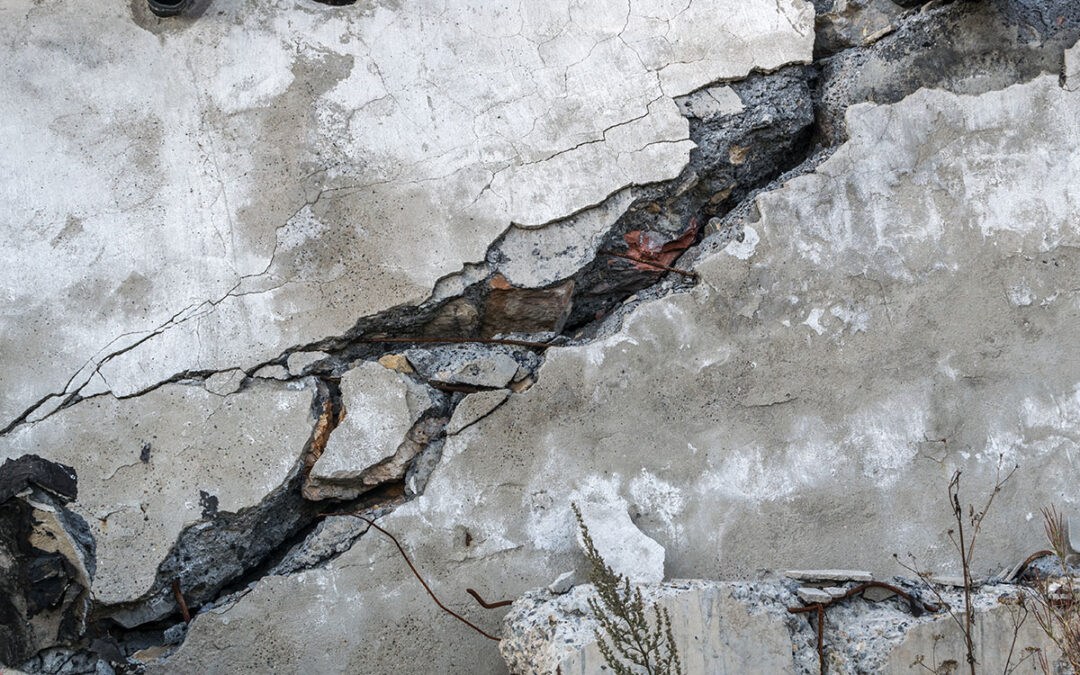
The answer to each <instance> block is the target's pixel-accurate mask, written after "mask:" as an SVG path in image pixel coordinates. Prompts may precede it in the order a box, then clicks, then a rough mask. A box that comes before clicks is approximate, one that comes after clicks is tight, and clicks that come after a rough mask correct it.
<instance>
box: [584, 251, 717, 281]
mask: <svg viewBox="0 0 1080 675" xmlns="http://www.w3.org/2000/svg"><path fill="white" fill-rule="evenodd" d="M598 253H600V254H601V255H610V256H614V257H616V258H622V259H623V260H630V261H632V262H636V263H640V264H642V265H648V266H649V267H655V268H656V269H658V270H664V271H665V272H674V273H675V274H681V275H683V276H684V277H687V278H689V279H697V272H692V271H690V270H681V269H679V268H678V267H669V266H668V265H662V264H660V263H657V262H652V261H649V260H643V259H641V258H635V257H634V256H632V255H628V254H626V253H619V252H618V251H609V250H607V249H602V250H600V251H598Z"/></svg>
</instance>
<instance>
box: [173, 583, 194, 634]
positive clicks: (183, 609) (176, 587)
mask: <svg viewBox="0 0 1080 675" xmlns="http://www.w3.org/2000/svg"><path fill="white" fill-rule="evenodd" d="M172 592H173V595H174V596H176V602H177V604H179V605H180V613H181V614H183V615H184V623H191V612H189V611H188V608H187V603H186V602H184V594H183V593H182V592H181V591H180V580H179V579H173V582H172Z"/></svg>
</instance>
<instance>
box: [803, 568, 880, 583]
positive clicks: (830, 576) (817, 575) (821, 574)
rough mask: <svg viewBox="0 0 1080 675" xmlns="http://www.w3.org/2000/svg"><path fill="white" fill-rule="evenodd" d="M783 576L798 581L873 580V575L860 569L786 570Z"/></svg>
mask: <svg viewBox="0 0 1080 675" xmlns="http://www.w3.org/2000/svg"><path fill="white" fill-rule="evenodd" d="M784 576H785V577H789V578H791V579H798V580H800V581H873V580H874V576H873V575H872V574H870V573H869V572H864V571H862V570H788V571H787V572H784Z"/></svg>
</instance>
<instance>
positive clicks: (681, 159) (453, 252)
mask: <svg viewBox="0 0 1080 675" xmlns="http://www.w3.org/2000/svg"><path fill="white" fill-rule="evenodd" d="M200 7H201V9H200V10H199V12H197V14H200V16H197V17H196V16H192V17H187V18H177V19H171V20H168V21H160V20H158V19H156V18H154V17H152V16H151V15H150V13H149V12H148V11H147V9H146V6H145V3H142V2H129V1H128V0H103V1H102V2H95V3H92V4H89V5H85V6H82V5H80V6H78V7H76V6H74V5H67V4H40V3H37V2H33V1H32V0H16V1H15V2H8V3H5V4H4V6H3V8H0V26H2V28H0V42H2V43H3V45H4V49H3V52H2V53H3V56H2V58H0V66H2V68H3V70H4V72H5V73H7V74H8V75H9V76H8V77H5V78H4V80H3V83H2V84H0V101H2V102H3V103H2V104H0V116H2V117H3V118H4V119H5V120H6V123H5V125H4V127H3V130H2V132H0V133H2V136H0V152H2V154H3V155H5V156H8V157H19V158H20V161H19V162H17V163H7V164H5V166H4V168H3V172H2V173H0V183H2V184H3V185H4V187H5V194H7V195H9V197H10V199H9V200H8V201H9V203H8V206H7V208H6V209H5V214H4V220H3V223H4V227H3V228H2V229H0V237H3V238H2V239H0V251H2V252H3V253H2V254H0V255H2V256H3V258H2V259H0V262H2V263H3V264H2V265H0V274H2V276H0V287H2V288H3V289H4V298H5V303H6V304H5V308H6V309H7V310H8V311H5V312H4V313H3V314H2V315H0V321H2V323H0V336H2V337H0V340H3V342H2V343H0V353H2V354H4V357H5V358H4V361H5V363H4V368H3V369H2V372H0V377H2V378H3V379H2V380H0V384H2V386H0V425H3V426H7V424H8V423H9V422H10V421H12V420H15V419H18V418H20V417H21V416H22V415H23V414H24V413H25V412H26V411H28V410H30V409H32V408H33V407H35V406H36V405H37V404H38V402H40V401H44V400H46V399H48V398H49V396H50V395H60V394H62V393H72V392H75V391H78V390H79V389H80V388H81V387H82V386H83V385H84V384H86V382H87V381H88V380H90V379H91V377H92V376H93V374H94V373H95V372H97V371H100V372H101V373H102V374H103V375H104V379H105V381H106V382H107V383H108V387H109V388H110V390H111V391H112V392H114V393H116V394H118V395H129V394H133V393H137V392H139V391H143V390H145V389H146V388H148V387H149V386H152V385H154V384H156V383H159V382H161V381H163V380H165V379H168V378H170V377H172V376H173V375H176V374H178V373H183V372H186V371H208V370H221V369H227V368H233V367H240V368H244V369H248V368H250V367H253V366H255V365H257V364H259V363H263V362H266V361H268V360H270V359H273V358H275V357H277V356H279V355H280V354H282V353H283V352H284V351H285V350H286V349H288V348H291V347H293V346H297V345H303V344H308V343H311V342H314V341H316V340H320V339H322V338H325V337H327V336H334V335H340V334H342V333H344V332H345V331H347V330H348V329H349V328H350V327H352V326H353V325H354V324H355V323H356V321H357V320H358V319H359V318H360V317H363V316H366V315H370V314H373V313H376V312H380V311H382V310H386V309H389V308H392V307H395V306H398V305H402V304H410V303H417V302H419V301H421V300H423V299H424V298H425V297H426V296H427V295H428V294H429V293H430V292H431V289H432V287H433V285H434V284H435V282H436V281H437V280H438V279H439V278H440V277H443V276H445V275H447V274H450V273H452V272H455V271H457V270H458V269H460V268H461V266H462V264H463V263H465V262H469V261H474V262H475V261H480V260H482V259H483V257H484V255H485V251H486V249H487V247H488V246H489V245H490V244H491V243H492V242H493V241H494V240H495V239H496V238H497V237H498V235H499V234H500V233H502V232H503V231H504V230H506V229H507V227H509V226H510V224H511V223H518V224H521V225H524V226H541V225H543V224H545V223H547V222H550V221H553V220H558V219H561V218H565V217H568V216H570V215H572V214H574V213H576V212H578V211H582V210H584V209H586V208H588V207H591V206H595V205H597V204H599V203H601V202H603V201H604V200H605V199H606V198H607V197H608V196H609V195H612V194H614V193H616V192H618V191H620V190H621V189H623V188H625V187H627V186H629V185H632V184H643V183H649V182H653V181H658V180H666V179H670V178H673V177H675V176H677V175H678V173H679V172H680V170H681V169H682V167H683V166H684V165H685V164H686V163H687V161H688V157H689V153H690V151H691V150H692V148H693V143H692V142H691V141H690V140H689V136H688V129H687V122H686V120H685V118H683V117H682V115H681V114H680V113H679V110H678V108H677V106H676V105H675V103H674V101H673V99H672V97H675V96H680V95H683V94H686V93H688V92H690V91H692V90H694V89H697V88H699V87H701V86H704V85H706V84H709V83H711V82H714V81H716V80H718V79H730V78H738V77H742V76H744V75H746V74H747V73H748V72H750V71H751V70H753V69H765V70H770V69H774V68H777V67H779V66H781V65H783V64H785V63H790V62H805V61H807V60H808V59H809V58H810V52H811V45H812V41H813V30H812V22H813V10H812V8H811V7H810V6H809V4H807V3H805V2H802V1H801V0H754V1H753V2H750V3H747V2H745V0H723V1H722V2H720V3H719V4H716V3H713V4H712V5H710V6H709V7H707V8H706V7H701V6H690V7H686V8H683V7H681V6H680V7H675V6H656V7H652V8H640V12H639V11H634V10H633V8H631V11H627V7H626V6H625V5H624V4H622V3H601V4H598V5H595V6H592V7H590V8H589V10H588V11H585V10H584V8H579V7H577V6H576V5H572V4H568V3H565V2H563V3H554V4H552V3H543V4H540V5H536V6H534V7H530V8H529V9H528V11H525V10H516V9H515V10H512V11H506V10H504V8H502V7H501V6H496V5H482V6H477V5H475V3H471V2H465V1H454V2H450V3H421V4H418V5H401V6H398V5H375V6H371V7H367V8H366V9H361V8H360V7H355V8H349V9H342V8H337V7H328V6H325V5H321V4H317V3H304V4H300V5H297V4H296V3H292V2H274V3H264V2H256V1H255V0H244V1H240V2H233V3H226V4H215V5H214V6H213V7H212V8H210V9H206V7H205V6H200ZM657 34H662V35H663V36H664V37H663V39H657V38H656V35H657ZM720 34H722V35H724V36H727V37H725V38H723V39H717V35H720ZM254 54H257V55H258V58H257V59H256V58H245V57H246V56H248V55H254ZM131 63H139V64H142V67H138V68H129V67H124V66H123V64H131ZM43 64H44V65H43ZM241 64H242V65H241ZM583 174H584V175H588V176H589V180H588V181H582V180H580V177H581V176H582V175H583ZM27 233H30V235H31V236H26V235H27Z"/></svg>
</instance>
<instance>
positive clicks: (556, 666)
mask: <svg viewBox="0 0 1080 675" xmlns="http://www.w3.org/2000/svg"><path fill="white" fill-rule="evenodd" d="M640 588H642V591H643V596H644V599H645V602H646V604H647V605H652V604H654V603H655V604H658V605H659V606H660V607H663V608H664V609H666V610H668V612H669V614H670V616H671V623H672V634H673V635H674V637H675V644H676V645H677V648H678V651H679V657H680V661H681V662H682V666H683V672H684V673H687V675H690V674H694V675H704V674H705V673H717V674H723V673H727V674H730V675H735V674H736V673H795V672H796V670H795V667H794V661H793V659H792V651H793V650H792V641H791V636H790V635H789V634H788V630H787V628H786V627H785V625H784V623H783V622H782V620H778V618H777V616H778V615H779V616H782V615H780V614H779V612H782V611H783V610H784V607H783V605H782V604H781V603H779V602H775V601H774V602H773V603H772V605H773V606H772V607H771V608H769V609H771V610H772V612H771V613H770V612H769V611H767V610H766V609H765V608H763V607H762V600H763V598H760V597H755V600H756V601H749V600H750V598H748V597H747V596H749V595H755V596H757V595H758V594H755V593H753V591H752V590H751V589H750V588H749V587H748V586H747V585H741V584H732V583H724V582H710V581H698V580H694V581H680V582H672V583H666V584H658V585H654V584H650V585H646V586H643V587H640ZM589 598H595V590H594V589H593V587H592V586H591V585H586V586H578V587H576V588H574V589H573V590H571V591H570V592H569V593H567V594H565V595H560V596H552V595H550V594H548V593H545V592H531V593H527V594H525V596H524V597H522V598H520V599H519V600H517V601H516V602H515V603H514V605H513V606H512V607H511V609H510V612H509V613H507V615H506V618H505V625H504V628H503V633H502V638H503V639H502V642H500V643H499V651H500V652H501V653H502V655H503V658H504V659H505V660H506V664H507V666H508V668H509V670H510V672H511V673H514V674H520V675H533V674H536V675H555V674H556V673H559V672H561V673H594V672H602V671H603V670H605V669H606V668H605V665H604V659H603V657H602V656H601V654H600V650H599V648H598V647H597V644H596V633H597V631H601V633H602V630H601V627H600V623H599V622H598V621H597V620H596V619H595V618H594V616H593V613H592V611H591V610H590V609H589V606H588V599H589ZM648 614H649V616H650V617H651V615H652V612H648Z"/></svg>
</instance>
